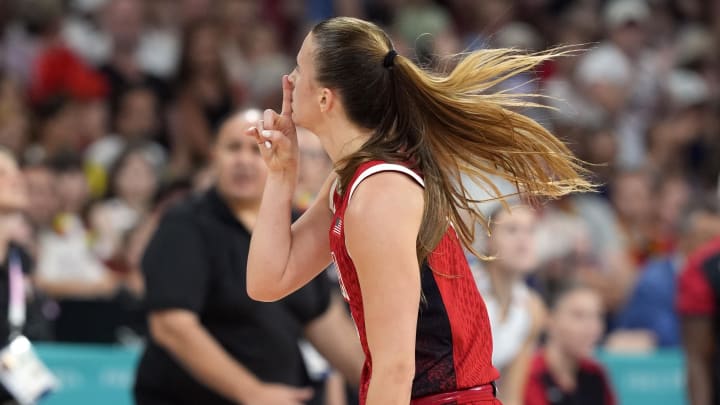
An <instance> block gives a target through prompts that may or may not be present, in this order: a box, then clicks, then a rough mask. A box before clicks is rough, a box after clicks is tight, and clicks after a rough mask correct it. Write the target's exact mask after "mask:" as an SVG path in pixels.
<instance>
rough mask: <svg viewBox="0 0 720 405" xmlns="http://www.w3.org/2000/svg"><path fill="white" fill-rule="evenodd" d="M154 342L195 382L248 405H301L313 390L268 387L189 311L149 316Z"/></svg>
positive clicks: (269, 385) (159, 313) (310, 395)
mask: <svg viewBox="0 0 720 405" xmlns="http://www.w3.org/2000/svg"><path fill="white" fill-rule="evenodd" d="M149 323H150V333H151V335H152V338H153V340H154V341H155V342H156V343H157V344H159V345H160V346H162V347H163V348H164V349H165V350H167V351H168V352H169V353H170V354H171V355H172V356H173V357H174V358H175V359H176V360H177V361H178V362H179V363H180V364H181V365H182V366H183V367H184V368H185V369H186V370H187V371H188V372H189V373H190V374H191V375H192V376H193V377H194V378H195V379H196V380H198V381H199V382H200V383H202V384H204V385H206V386H207V387H209V388H210V389H212V390H213V391H215V392H217V393H219V394H220V395H222V396H224V397H226V398H228V399H230V400H232V401H234V402H236V403H242V404H245V405H253V404H259V405H265V404H267V405H275V404H277V405H285V404H291V405H295V404H297V405H301V404H303V403H304V401H307V400H309V399H310V398H311V397H312V390H310V389H308V388H304V389H300V388H295V387H290V386H284V385H280V384H266V383H263V382H261V381H260V380H258V379H257V378H256V377H255V376H254V375H253V374H252V373H251V372H250V371H249V370H248V369H246V368H245V367H243V365H242V364H240V363H239V362H237V361H236V360H235V359H233V358H232V357H231V356H230V354H228V353H227V351H225V349H224V348H223V347H222V346H221V345H220V344H219V343H218V342H217V341H216V340H215V339H214V338H213V337H212V336H211V335H210V334H209V333H208V332H207V330H206V329H205V328H204V327H203V326H202V324H200V321H199V320H198V318H197V316H196V315H195V314H194V313H192V312H190V311H187V310H182V309H169V310H163V311H157V312H153V313H152V314H151V315H150V317H149Z"/></svg>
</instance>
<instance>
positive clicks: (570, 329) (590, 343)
mask: <svg viewBox="0 0 720 405" xmlns="http://www.w3.org/2000/svg"><path fill="white" fill-rule="evenodd" d="M603 329H604V320H603V304H602V300H601V298H600V295H599V294H598V293H597V292H595V291H594V290H591V289H589V288H576V289H574V290H572V291H569V292H567V293H565V295H564V296H563V297H561V298H560V299H559V301H558V302H557V303H556V304H555V308H553V309H552V311H551V313H550V319H549V323H548V337H549V338H550V339H551V343H552V344H555V345H557V346H558V347H559V348H560V349H561V350H562V351H563V352H565V354H566V355H568V356H570V357H572V358H576V359H582V358H586V357H590V356H592V354H593V352H594V351H595V348H596V346H597V344H598V342H599V341H600V338H601V337H602V334H603Z"/></svg>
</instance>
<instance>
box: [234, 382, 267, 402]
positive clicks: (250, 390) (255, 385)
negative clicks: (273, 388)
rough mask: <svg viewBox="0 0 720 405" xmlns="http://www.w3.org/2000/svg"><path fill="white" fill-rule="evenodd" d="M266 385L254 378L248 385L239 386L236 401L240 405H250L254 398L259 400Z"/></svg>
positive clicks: (235, 396)
mask: <svg viewBox="0 0 720 405" xmlns="http://www.w3.org/2000/svg"><path fill="white" fill-rule="evenodd" d="M263 385H264V383H263V382H262V381H260V380H258V379H257V378H255V377H252V379H251V380H250V381H248V382H247V384H242V385H238V387H237V391H236V392H235V395H234V398H233V399H234V400H235V402H237V403H238V404H248V403H251V402H252V399H253V398H257V397H258V395H259V392H260V391H262V388H263Z"/></svg>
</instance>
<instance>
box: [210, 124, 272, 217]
mask: <svg viewBox="0 0 720 405" xmlns="http://www.w3.org/2000/svg"><path fill="white" fill-rule="evenodd" d="M259 118H260V112H259V111H255V110H251V111H246V112H242V113H239V114H236V115H235V116H233V117H231V118H230V119H229V120H228V121H226V122H225V123H224V124H223V126H222V127H221V128H220V132H219V133H218V135H217V139H216V140H215V145H214V147H213V152H214V155H213V157H214V168H215V175H216V176H217V187H218V190H219V191H220V194H222V195H223V196H224V197H225V198H227V199H229V200H230V201H231V202H232V203H255V202H259V201H260V198H261V197H262V193H263V188H264V187H265V178H266V177H267V168H266V166H265V162H264V161H263V159H262V156H261V155H260V150H259V149H258V145H257V143H256V141H255V139H254V138H251V137H249V136H247V135H245V131H246V130H247V129H248V128H250V126H251V125H255V123H256V122H257V120H258V119H259Z"/></svg>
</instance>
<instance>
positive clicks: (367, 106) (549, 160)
mask: <svg viewBox="0 0 720 405" xmlns="http://www.w3.org/2000/svg"><path fill="white" fill-rule="evenodd" d="M312 35H313V39H314V43H315V46H316V49H315V55H314V61H315V66H316V77H315V79H316V80H317V81H318V83H319V84H320V85H322V86H326V87H329V88H332V89H335V90H336V91H337V92H338V93H339V95H340V98H341V100H342V103H343V106H344V108H345V111H346V113H347V115H348V117H349V119H350V120H351V121H353V122H354V123H355V124H356V125H358V126H360V127H362V128H366V129H370V130H373V131H374V133H373V135H372V136H371V138H370V139H369V140H368V141H367V142H366V143H365V144H364V145H363V146H362V147H361V148H360V150H358V151H357V152H355V153H353V154H351V155H350V156H347V157H346V158H345V159H343V160H342V161H340V162H338V164H337V167H336V170H337V172H338V174H339V177H340V185H341V188H342V189H346V188H347V185H348V183H349V182H350V181H351V179H352V177H353V175H354V174H355V172H356V170H357V169H358V167H359V166H360V165H362V164H363V163H365V162H368V161H371V160H383V161H390V162H401V163H404V164H409V165H410V166H411V167H412V168H414V169H416V170H418V171H420V172H421V173H422V175H423V177H424V179H425V212H424V216H423V221H422V225H421V228H420V232H419V234H418V238H417V252H418V258H419V259H420V260H421V261H422V260H424V259H425V258H426V257H427V255H428V254H429V253H430V252H431V251H432V250H433V249H434V248H435V246H436V245H437V244H438V243H439V241H440V239H441V238H442V237H443V235H444V234H445V232H446V231H447V229H448V226H449V224H450V223H452V224H453V225H454V227H455V230H456V232H457V234H458V237H459V239H460V241H461V242H462V243H463V245H464V246H465V247H466V248H467V249H469V250H470V251H472V252H473V253H475V254H476V255H478V256H481V255H480V254H479V252H476V251H475V250H474V249H473V248H472V242H473V240H474V237H475V235H474V229H475V225H476V224H477V223H482V224H483V225H485V226H487V223H486V220H485V218H484V217H483V216H482V214H481V213H480V212H478V211H477V210H476V209H474V208H475V207H476V204H477V203H478V201H477V200H474V199H473V198H472V197H470V196H469V193H468V191H467V189H466V188H465V186H464V185H463V183H462V181H461V177H462V175H465V176H466V177H468V178H471V179H475V181H477V182H478V183H480V184H481V185H482V186H484V187H485V188H487V189H489V190H490V191H491V193H495V194H497V195H498V196H499V195H500V194H499V190H497V188H496V187H495V186H494V185H493V184H492V182H491V181H490V179H489V176H491V175H495V176H500V177H502V178H504V179H506V180H508V181H510V182H512V183H514V184H515V185H516V186H517V188H518V190H521V192H522V193H523V194H525V195H528V196H531V197H533V198H538V197H549V198H557V197H561V196H563V195H566V194H569V193H573V192H577V191H588V190H592V188H593V186H592V184H590V183H589V182H588V181H587V180H586V179H585V178H584V177H585V176H586V174H587V171H586V169H584V168H583V166H582V162H580V161H579V160H578V159H577V158H575V157H574V156H573V155H572V153H571V152H570V151H569V150H568V148H567V147H566V146H565V145H564V144H563V142H561V141H560V140H559V139H557V138H556V137H555V136H553V135H552V134H551V133H550V132H548V131H547V130H546V129H545V128H543V127H542V126H541V125H540V124H538V123H537V122H535V121H534V120H532V119H530V118H528V117H527V116H525V115H522V114H520V113H518V112H516V111H513V109H516V108H518V107H528V106H538V105H539V104H538V103H536V102H533V101H532V100H531V99H529V97H535V96H534V95H516V94H509V93H505V92H490V90H491V88H492V87H493V86H495V85H497V84H499V83H501V82H503V81H504V80H506V79H508V78H510V77H512V76H514V75H516V74H518V73H521V72H527V71H530V70H532V69H534V68H535V67H537V66H538V65H539V64H540V63H542V62H544V61H546V60H548V59H549V58H552V57H554V56H557V55H559V54H562V53H563V52H564V51H563V50H552V51H546V52H542V53H534V54H523V53H520V52H518V51H516V50H511V49H490V50H480V51H475V52H470V53H467V54H466V55H464V57H462V59H461V60H459V61H458V63H457V65H456V66H455V67H454V68H453V69H452V70H451V71H450V72H449V73H448V74H438V73H433V72H428V71H424V70H423V69H421V68H419V67H418V66H416V65H415V64H414V63H413V62H412V61H411V60H410V59H408V58H406V57H403V56H400V55H397V56H395V57H394V59H393V60H390V61H388V60H386V56H387V55H388V52H390V51H391V50H393V46H392V42H391V41H390V38H389V37H388V36H387V34H385V32H383V31H382V30H381V29H380V28H379V27H377V26H376V25H374V24H372V23H369V22H367V21H363V20H359V19H355V18H348V17H338V18H333V19H330V20H326V21H323V22H321V23H319V24H317V25H316V26H315V27H314V28H313V30H312ZM388 62H391V63H388ZM463 213H466V214H467V215H466V216H464V215H463ZM467 218H469V220H467Z"/></svg>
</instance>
